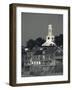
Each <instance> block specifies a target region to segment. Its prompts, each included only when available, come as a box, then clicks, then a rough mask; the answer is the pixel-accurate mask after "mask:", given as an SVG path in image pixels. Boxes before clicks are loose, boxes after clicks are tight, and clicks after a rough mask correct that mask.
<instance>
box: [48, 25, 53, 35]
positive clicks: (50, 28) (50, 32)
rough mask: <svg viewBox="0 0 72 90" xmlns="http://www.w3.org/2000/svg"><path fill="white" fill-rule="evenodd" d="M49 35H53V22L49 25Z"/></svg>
mask: <svg viewBox="0 0 72 90" xmlns="http://www.w3.org/2000/svg"><path fill="white" fill-rule="evenodd" d="M48 35H49V36H51V35H52V25H51V24H49V25H48Z"/></svg>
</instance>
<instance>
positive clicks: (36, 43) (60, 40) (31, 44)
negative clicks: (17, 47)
mask: <svg viewBox="0 0 72 90" xmlns="http://www.w3.org/2000/svg"><path fill="white" fill-rule="evenodd" d="M45 41H46V40H44V39H43V38H41V37H38V38H37V39H36V40H33V39H30V40H28V41H27V43H26V47H28V48H29V49H32V48H33V47H41V45H42V44H43V43H44V42H45ZM54 42H55V44H56V45H57V46H63V34H60V35H59V36H55V41H54Z"/></svg>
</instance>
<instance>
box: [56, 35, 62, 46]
mask: <svg viewBox="0 0 72 90" xmlns="http://www.w3.org/2000/svg"><path fill="white" fill-rule="evenodd" d="M55 43H56V45H57V46H61V45H63V35H62V34H60V35H59V36H55Z"/></svg>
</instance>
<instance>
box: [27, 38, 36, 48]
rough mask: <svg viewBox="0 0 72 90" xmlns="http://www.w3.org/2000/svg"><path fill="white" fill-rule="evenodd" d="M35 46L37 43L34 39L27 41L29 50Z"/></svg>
mask: <svg viewBox="0 0 72 90" xmlns="http://www.w3.org/2000/svg"><path fill="white" fill-rule="evenodd" d="M34 46H35V41H34V40H33V39H30V40H29V41H27V47H28V48H29V49H32V48H33V47H34Z"/></svg>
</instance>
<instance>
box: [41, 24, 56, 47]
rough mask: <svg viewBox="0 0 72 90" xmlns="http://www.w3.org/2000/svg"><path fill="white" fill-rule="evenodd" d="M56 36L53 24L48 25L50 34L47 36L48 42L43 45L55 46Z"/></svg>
mask: <svg viewBox="0 0 72 90" xmlns="http://www.w3.org/2000/svg"><path fill="white" fill-rule="evenodd" d="M54 38H55V36H54V35H53V33H52V25H51V24H49V25H48V35H47V36H46V42H45V43H43V44H42V46H55V43H54Z"/></svg>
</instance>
